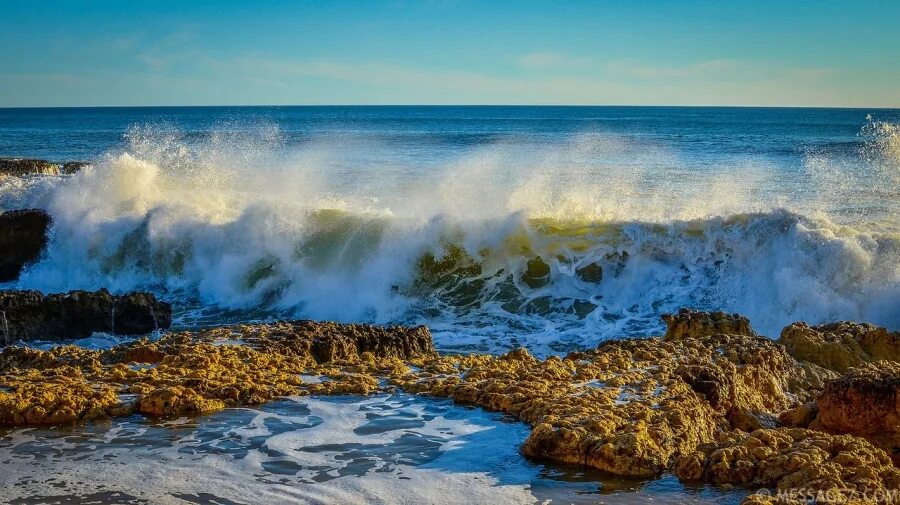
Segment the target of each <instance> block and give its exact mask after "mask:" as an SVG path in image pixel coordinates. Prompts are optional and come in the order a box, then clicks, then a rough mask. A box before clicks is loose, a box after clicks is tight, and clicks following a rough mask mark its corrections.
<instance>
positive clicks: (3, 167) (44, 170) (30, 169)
mask: <svg viewBox="0 0 900 505" xmlns="http://www.w3.org/2000/svg"><path fill="white" fill-rule="evenodd" d="M87 165H88V163H85V162H81V161H71V162H68V163H63V164H59V163H51V162H49V161H46V160H37V159H28V158H0V176H4V175H7V176H14V177H22V176H25V175H35V174H39V175H60V174H74V173H75V172H77V171H79V170H81V169H82V168H84V167H85V166H87Z"/></svg>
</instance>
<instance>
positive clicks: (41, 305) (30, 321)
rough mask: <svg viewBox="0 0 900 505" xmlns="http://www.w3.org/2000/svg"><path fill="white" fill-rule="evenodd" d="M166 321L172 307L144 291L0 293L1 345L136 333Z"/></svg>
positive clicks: (154, 328) (166, 324) (167, 322)
mask: <svg viewBox="0 0 900 505" xmlns="http://www.w3.org/2000/svg"><path fill="white" fill-rule="evenodd" d="M171 323H172V308H171V306H170V305H169V304H168V303H165V302H161V301H158V300H157V299H156V298H155V297H154V296H153V295H151V294H149V293H140V292H135V293H127V294H124V295H120V296H117V295H112V294H110V293H109V291H107V290H105V289H101V290H100V291H71V292H69V293H62V294H50V295H44V294H42V293H41V292H39V291H0V344H4V343H10V342H14V341H17V340H54V339H72V338H84V337H88V336H90V335H91V334H92V333H94V332H107V333H114V334H119V335H139V334H144V333H150V332H152V331H154V330H157V329H165V328H168V327H169V325H170V324H171Z"/></svg>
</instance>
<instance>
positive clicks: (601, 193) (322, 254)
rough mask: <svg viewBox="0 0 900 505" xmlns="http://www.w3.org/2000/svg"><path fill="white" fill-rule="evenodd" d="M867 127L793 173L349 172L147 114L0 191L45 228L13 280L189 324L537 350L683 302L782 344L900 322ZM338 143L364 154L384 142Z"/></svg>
mask: <svg viewBox="0 0 900 505" xmlns="http://www.w3.org/2000/svg"><path fill="white" fill-rule="evenodd" d="M864 133H865V134H866V135H870V136H872V140H871V141H869V142H867V143H866V144H865V145H866V146H867V147H866V149H868V150H869V151H866V152H867V153H868V154H871V156H869V157H868V158H867V157H866V156H855V157H853V160H855V161H854V163H857V164H860V163H865V167H866V168H865V170H862V169H859V170H857V171H852V170H851V171H848V170H846V164H847V163H849V161H847V160H840V159H831V158H829V157H828V156H826V155H824V154H822V153H810V154H809V155H808V157H807V162H806V164H805V165H804V167H802V169H801V170H800V172H799V173H796V174H788V175H787V176H786V175H785V174H783V173H782V172H780V171H779V170H778V169H777V168H775V167H771V166H765V165H764V164H759V163H747V164H746V165H744V166H740V167H722V169H717V168H716V167H712V168H707V169H705V170H703V171H696V170H693V171H692V170H691V169H690V166H689V164H687V163H684V162H681V161H680V160H678V159H677V156H676V155H674V154H672V153H671V152H669V151H667V150H666V149H665V148H664V147H663V146H654V145H634V144H633V143H630V142H629V141H626V140H624V139H622V138H617V137H613V136H609V135H599V134H591V135H582V136H579V137H577V138H574V139H573V140H571V142H568V143H566V144H565V145H563V146H555V147H553V148H552V149H551V148H548V147H547V146H537V147H535V146H524V145H519V144H515V143H503V142H498V143H497V144H496V145H492V146H490V147H487V148H482V149H477V150H474V151H472V152H466V153H464V154H462V155H460V156H459V157H457V158H454V159H452V160H449V161H442V167H441V169H440V170H421V169H419V170H411V169H410V168H409V167H403V166H388V167H379V168H378V170H374V169H371V168H366V169H364V170H361V171H356V172H354V171H350V172H342V171H341V170H340V168H339V167H340V166H342V165H341V163H339V162H335V158H341V157H342V156H348V155H347V154H346V149H342V148H338V147H336V145H335V143H334V142H335V141H334V140H333V139H332V140H329V141H322V142H318V143H315V144H308V145H303V146H300V148H298V147H297V146H285V145H284V142H283V139H281V138H280V135H279V132H278V130H277V128H271V127H261V128H260V129H259V131H257V132H255V133H254V134H253V135H251V136H249V137H246V136H244V137H241V138H235V137H233V136H230V135H229V134H225V133H222V134H215V135H213V136H212V137H211V138H208V139H205V140H204V141H203V142H201V143H200V144H199V145H197V144H192V143H190V142H187V141H186V140H185V139H184V138H183V137H182V136H180V135H179V134H178V132H175V131H172V130H171V129H166V128H162V129H159V128H149V127H143V128H136V129H133V130H132V131H131V132H130V133H129V136H128V137H129V142H130V143H129V146H128V148H127V149H126V150H125V152H119V153H110V154H107V155H106V156H105V157H104V158H102V159H101V160H98V161H97V162H95V163H94V165H93V166H92V167H90V168H88V169H85V170H84V171H82V172H81V173H79V174H77V175H74V176H71V177H59V178H34V179H32V180H27V181H24V182H21V181H20V182H15V183H14V182H10V181H7V182H4V183H3V184H4V185H3V186H2V187H0V204H2V205H3V206H6V207H10V206H12V205H13V204H15V205H17V206H36V207H42V208H45V209H47V210H48V211H49V212H50V213H51V215H52V216H53V219H54V227H53V231H52V237H51V243H50V246H49V248H48V251H47V253H46V255H45V257H44V258H43V259H42V260H41V261H40V262H39V263H37V264H35V265H34V266H32V267H31V268H30V269H29V270H28V271H27V272H26V273H25V274H24V275H23V277H22V278H21V279H20V281H19V282H18V285H19V286H21V287H27V288H35V289H41V290H45V291H60V290H66V289H74V288H86V289H96V288H100V287H108V288H110V289H112V290H116V291H124V290H130V289H151V290H156V291H157V292H160V293H162V294H163V295H164V296H166V297H168V298H169V299H171V300H173V301H175V302H176V310H177V311H178V312H179V314H180V323H181V324H183V325H194V324H207V323H210V324H212V323H216V324H218V323H222V322H224V321H227V320H228V319H229V318H233V319H235V320H238V319H240V320H246V319H248V318H251V319H252V318H267V317H285V316H289V317H306V318H314V319H333V320H342V321H374V322H379V323H390V322H400V323H425V324H428V325H429V326H430V327H431V328H432V329H433V331H434V332H435V336H436V341H437V343H438V345H439V346H440V347H442V348H445V349H480V350H497V349H500V348H504V347H510V346H513V345H519V344H527V345H529V346H531V347H532V348H533V349H535V350H536V351H537V352H553V351H561V350H565V349H569V348H576V347H583V346H585V345H594V344H595V343H596V342H597V341H600V340H603V339H606V338H611V337H618V336H624V335H648V334H653V333H656V332H659V331H660V329H661V328H660V322H659V315H660V314H661V313H663V312H667V311H672V310H676V309H678V308H679V307H682V306H693V307H697V308H704V309H721V310H726V311H734V312H740V313H742V314H744V315H746V316H748V317H749V318H750V319H751V320H752V321H753V323H754V325H755V327H756V328H757V329H758V330H760V331H761V332H763V333H765V334H768V335H771V336H777V333H778V332H779V330H780V328H781V327H782V326H784V325H785V324H787V323H790V322H792V321H795V320H805V321H810V322H824V321H830V320H837V319H854V320H864V321H870V322H874V323H879V324H882V325H887V326H890V327H895V328H896V327H900V304H898V300H900V230H898V229H897V222H896V221H895V219H896V216H897V205H898V201H900V189H898V188H900V185H898V177H897V174H898V170H900V168H898V166H900V165H898V164H897V161H898V160H900V158H898V157H897V155H898V152H900V151H897V146H898V144H897V138H898V137H897V130H896V126H895V125H890V124H888V125H882V124H877V123H874V122H872V123H870V125H869V126H867V129H864ZM340 142H341V146H345V145H347V144H350V145H352V146H353V156H357V158H358V157H359V156H360V155H361V153H363V154H364V153H365V151H366V149H372V148H376V147H377V146H375V147H373V146H368V145H362V146H360V145H354V144H353V142H352V141H350V140H347V139H340ZM357 158H354V163H358V159H357ZM597 159H602V160H605V161H603V162H596V161H592V162H590V163H588V162H586V161H585V160H597ZM338 161H340V159H338ZM334 167H338V168H334ZM510 167H514V169H512V168H510ZM859 173H862V174H863V175H864V176H861V175H859ZM398 174H402V175H398ZM409 174H417V175H415V176H410V175H409ZM876 175H877V177H876ZM786 179H800V180H802V184H803V186H802V191H801V190H799V189H797V187H794V186H791V185H790V184H789V183H786V182H785V180H786ZM846 202H853V203H854V205H852V206H850V207H852V209H855V210H852V211H849V212H848V211H847V209H848V206H846V205H844V203H846ZM860 208H864V209H865V212H861V211H860V210H859V209H860ZM848 216H849V217H848Z"/></svg>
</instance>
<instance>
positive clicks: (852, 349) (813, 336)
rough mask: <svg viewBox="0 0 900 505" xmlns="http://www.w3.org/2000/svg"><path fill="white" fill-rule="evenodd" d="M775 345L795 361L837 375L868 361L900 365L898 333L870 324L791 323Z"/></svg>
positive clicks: (844, 322)
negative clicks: (834, 372)
mask: <svg viewBox="0 0 900 505" xmlns="http://www.w3.org/2000/svg"><path fill="white" fill-rule="evenodd" d="M778 342H780V343H781V344H782V345H784V346H785V347H787V349H788V352H789V353H791V355H792V356H794V357H795V358H797V359H800V360H803V361H808V362H810V363H815V364H817V365H819V366H822V367H825V368H828V369H831V370H834V371H837V372H844V371H846V370H847V369H848V368H850V367H854V366H858V365H861V364H863V363H870V362H872V361H878V360H888V361H900V332H896V331H895V332H890V331H888V330H887V329H886V328H881V327H878V326H874V325H871V324H858V323H851V322H846V321H843V322H838V323H831V324H823V325H821V326H809V325H808V324H806V323H794V324H791V325H788V326H786V327H785V328H784V329H783V330H782V331H781V337H780V338H779V339H778Z"/></svg>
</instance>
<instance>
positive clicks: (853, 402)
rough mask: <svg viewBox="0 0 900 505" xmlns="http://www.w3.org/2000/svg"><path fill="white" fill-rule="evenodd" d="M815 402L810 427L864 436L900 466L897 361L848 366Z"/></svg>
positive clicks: (899, 391)
mask: <svg viewBox="0 0 900 505" xmlns="http://www.w3.org/2000/svg"><path fill="white" fill-rule="evenodd" d="M817 404H818V417H816V419H815V421H813V422H812V424H811V425H810V427H811V428H814V429H819V430H822V431H827V432H829V433H836V434H851V435H857V436H860V437H863V438H865V439H866V440H869V441H870V442H872V444H874V445H875V446H877V447H880V448H882V449H884V450H885V451H887V453H888V454H890V455H891V457H892V459H893V460H894V461H895V462H896V463H897V465H898V466H900V363H897V362H893V361H877V362H874V363H866V364H864V365H861V366H859V367H856V368H851V369H850V370H848V371H847V373H846V374H845V375H844V376H843V377H841V378H839V379H835V380H833V381H831V382H829V383H828V384H827V385H826V386H825V391H823V392H822V394H820V395H819V397H818V400H817Z"/></svg>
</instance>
